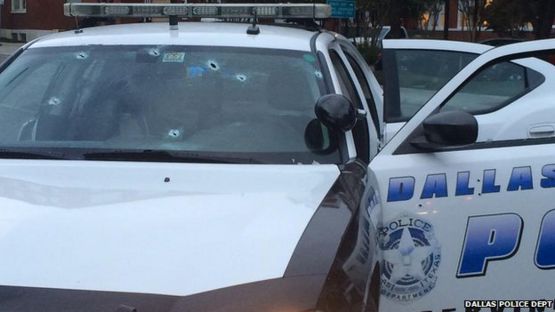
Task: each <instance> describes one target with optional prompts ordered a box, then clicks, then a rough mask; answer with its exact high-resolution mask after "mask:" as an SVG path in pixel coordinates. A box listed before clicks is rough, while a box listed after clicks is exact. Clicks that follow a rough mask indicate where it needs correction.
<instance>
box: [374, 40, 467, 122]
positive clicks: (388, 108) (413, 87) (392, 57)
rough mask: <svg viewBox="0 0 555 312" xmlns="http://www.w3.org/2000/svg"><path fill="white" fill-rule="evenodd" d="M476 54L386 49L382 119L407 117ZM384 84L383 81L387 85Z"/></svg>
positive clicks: (402, 120) (394, 119) (403, 120)
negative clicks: (383, 114) (383, 111)
mask: <svg viewBox="0 0 555 312" xmlns="http://www.w3.org/2000/svg"><path fill="white" fill-rule="evenodd" d="M476 56H477V54H471V53H464V52H455V51H437V50H416V49H410V50H390V51H386V53H385V54H384V68H385V69H386V71H385V72H384V74H385V79H386V81H387V83H391V84H393V85H390V86H388V85H386V86H385V91H386V95H385V121H386V122H405V121H407V120H409V119H410V118H411V117H412V116H413V115H414V114H415V113H416V112H417V111H418V110H419V109H420V108H421V107H422V106H423V105H424V103H426V102H427V101H428V100H429V99H430V98H431V97H432V96H433V95H434V94H435V93H436V92H437V91H438V90H439V89H441V87H443V86H444V85H445V84H446V83H447V82H448V81H449V80H451V78H453V77H454V76H455V75H456V74H457V73H458V72H459V71H460V70H461V69H463V68H464V67H465V66H466V65H467V64H468V63H470V62H471V61H472V60H473V59H475V58H476ZM387 83H386V84H387Z"/></svg>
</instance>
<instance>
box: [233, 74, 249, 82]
mask: <svg viewBox="0 0 555 312" xmlns="http://www.w3.org/2000/svg"><path fill="white" fill-rule="evenodd" d="M235 79H237V80H239V81H241V82H245V81H247V76H246V75H243V74H237V75H235Z"/></svg>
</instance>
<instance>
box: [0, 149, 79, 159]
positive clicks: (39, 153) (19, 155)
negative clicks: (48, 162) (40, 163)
mask: <svg viewBox="0 0 555 312" xmlns="http://www.w3.org/2000/svg"><path fill="white" fill-rule="evenodd" d="M0 158H3V159H10V158H13V159H68V158H67V156H66V154H64V153H60V152H54V151H46V150H26V149H6V148H0Z"/></svg>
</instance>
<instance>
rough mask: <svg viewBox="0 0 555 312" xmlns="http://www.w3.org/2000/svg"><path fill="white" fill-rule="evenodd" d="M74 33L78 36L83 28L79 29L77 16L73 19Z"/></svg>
mask: <svg viewBox="0 0 555 312" xmlns="http://www.w3.org/2000/svg"><path fill="white" fill-rule="evenodd" d="M74 32H75V33H76V34H80V33H82V32H83V28H81V27H79V18H77V16H76V17H75V30H74Z"/></svg>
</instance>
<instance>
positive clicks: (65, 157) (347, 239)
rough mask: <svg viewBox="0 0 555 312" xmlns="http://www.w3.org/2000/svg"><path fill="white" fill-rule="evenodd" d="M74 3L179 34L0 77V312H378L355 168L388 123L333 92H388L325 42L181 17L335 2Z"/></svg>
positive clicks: (86, 46) (263, 13)
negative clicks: (162, 19) (159, 19)
mask: <svg viewBox="0 0 555 312" xmlns="http://www.w3.org/2000/svg"><path fill="white" fill-rule="evenodd" d="M65 9H66V13H67V14H68V15H74V16H93V17H94V16H133V17H136V16H141V17H143V16H171V18H170V19H171V25H170V26H169V25H168V23H167V22H166V23H159V24H157V23H145V24H125V25H118V26H106V27H98V28H86V29H79V30H75V31H71V32H65V33H59V34H54V35H51V36H48V37H44V38H40V39H38V40H36V41H34V42H32V43H30V44H28V45H26V46H25V47H24V48H22V49H21V50H20V51H18V52H17V53H16V54H15V55H14V56H13V57H12V58H10V59H9V60H7V62H6V63H4V64H3V65H2V68H1V74H0V109H1V113H0V120H1V122H0V136H1V139H0V142H1V143H0V146H1V147H0V158H1V161H0V190H1V191H0V194H1V197H0V254H1V255H2V256H1V257H0V285H2V286H0V311H13V312H15V311H17V312H23V311H41V312H45V311H56V312H58V311H102V312H108V311H139V312H145V311H162V312H165V311H241V312H248V311H257V312H258V311H299V312H300V311H316V310H318V311H362V309H364V308H366V306H368V308H370V307H371V305H367V304H366V303H367V302H370V301H371V300H369V299H367V298H366V297H365V296H366V294H367V293H368V291H367V290H368V289H369V285H370V283H369V278H370V273H371V271H372V269H373V267H372V264H373V263H374V262H375V261H374V259H373V258H372V256H373V251H372V248H374V247H372V246H374V245H375V244H376V242H375V237H372V236H371V235H370V223H369V221H368V219H367V213H366V209H359V206H362V207H363V208H364V207H366V206H367V202H366V199H364V198H365V197H364V196H363V195H364V192H365V187H364V181H365V175H366V174H365V172H366V164H363V162H362V161H354V160H355V159H356V157H357V153H358V155H365V156H364V159H366V162H367V160H368V159H369V158H370V155H372V156H373V155H375V154H376V152H377V144H376V142H377V129H376V127H374V126H373V125H372V121H371V118H372V117H371V114H370V113H368V112H369V111H370V109H369V108H368V104H367V102H366V99H364V98H362V100H358V101H357V105H358V107H356V109H355V108H354V107H353V106H352V105H350V103H349V100H348V99H346V98H345V97H343V96H339V95H335V94H333V93H335V91H336V90H340V88H343V87H347V88H348V90H349V92H352V93H351V94H349V95H352V96H354V97H358V94H357V92H359V91H360V92H362V90H359V87H357V89H355V88H353V87H352V84H353V83H356V85H357V86H358V85H359V82H358V80H359V79H361V81H364V86H365V88H366V89H365V90H367V89H368V88H374V91H375V90H379V85H378V84H377V82H376V81H375V79H373V76H372V75H371V72H370V71H369V69H368V67H367V66H366V65H365V63H364V62H363V60H362V58H361V56H360V55H359V54H358V53H357V51H356V49H355V48H354V47H353V46H352V45H351V44H350V43H349V42H348V41H347V40H346V39H344V38H342V37H339V36H335V34H333V33H329V32H325V31H320V30H318V29H314V30H306V29H303V28H295V27H277V26H266V25H249V24H238V23H236V24H233V23H183V24H180V25H177V23H176V17H175V16H182V17H183V16H185V17H187V16H189V17H191V16H194V17H226V18H244V17H252V16H253V10H255V11H256V15H257V16H258V17H278V18H288V19H290V18H308V19H309V20H312V18H313V17H316V18H321V17H326V16H327V15H329V10H330V8H329V7H328V6H326V5H320V4H316V5H313V4H309V5H302V4H301V5H297V4H292V5H275V4H269V5H239V4H236V5H203V4H199V5H195V4H178V5H123V4H121V5H118V4H77V3H72V4H67V5H66V7H65ZM352 67H354V68H355V70H356V72H355V73H354V72H353V69H352ZM336 70H337V71H338V72H337V73H336ZM367 81H371V83H372V84H370V83H367ZM373 93H376V92H370V91H368V92H367V93H365V94H373ZM329 94H332V95H329ZM361 94H362V93H361ZM316 102H318V104H317V109H316V112H315V103H316ZM316 113H317V114H318V116H319V118H320V120H322V121H320V120H319V119H318V117H317V114H316ZM357 116H358V118H359V119H360V120H362V121H363V122H359V123H357V125H356V126H355V128H354V130H353V131H350V130H351V128H352V127H353V125H354V123H355V120H356V118H357ZM322 123H326V124H328V125H329V126H330V127H331V128H329V129H328V128H327V127H325V126H323V124H322ZM370 142H372V144H370ZM357 150H358V152H357ZM372 232H373V233H374V232H375V231H372ZM357 237H358V240H359V241H361V242H362V243H361V244H359V245H354V242H356V241H357Z"/></svg>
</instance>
